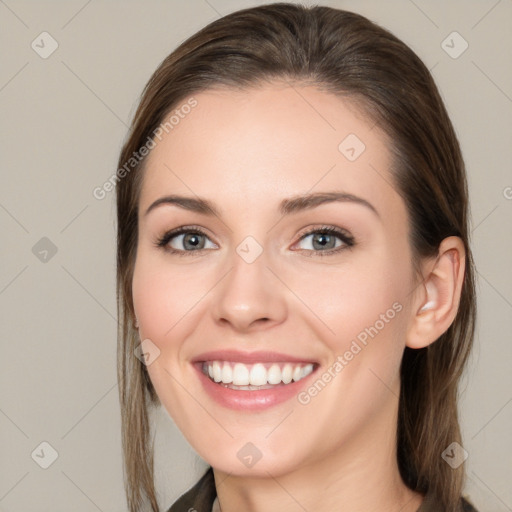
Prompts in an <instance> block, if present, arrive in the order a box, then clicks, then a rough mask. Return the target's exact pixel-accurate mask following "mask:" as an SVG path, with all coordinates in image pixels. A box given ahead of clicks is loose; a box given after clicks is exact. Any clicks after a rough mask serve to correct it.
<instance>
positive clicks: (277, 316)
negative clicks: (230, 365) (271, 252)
mask: <svg viewBox="0 0 512 512" xmlns="http://www.w3.org/2000/svg"><path fill="white" fill-rule="evenodd" d="M268 263H269V262H268V259H267V257H266V255H265V251H263V253H262V254H261V255H260V256H259V257H258V258H257V259H256V260H255V261H253V262H251V263H249V262H247V261H246V260H244V258H243V257H241V256H240V254H238V253H237V252H236V251H233V254H232V255H231V256H230V260H229V263H228V264H229V268H230V270H229V271H228V272H227V275H225V277H224V278H223V279H222V280H221V282H220V283H219V284H218V285H217V286H216V287H215V288H214V290H213V291H214V296H213V297H212V299H213V300H212V301H211V304H212V305H213V306H212V308H213V309H212V311H213V315H214V320H215V322H216V323H217V324H220V325H221V326H222V325H224V326H230V327H231V328H232V329H233V330H236V331H238V332H247V331H251V330H254V329H260V328H264V329H267V328H270V327H271V326H273V325H277V324H279V323H281V322H283V321H284V319H285V318H286V314H287V305H286V297H285V291H284V289H283V285H282V283H281V282H280V281H279V279H278V278H277V277H276V275H275V274H274V272H273V271H272V270H271V269H270V268H269V266H268Z"/></svg>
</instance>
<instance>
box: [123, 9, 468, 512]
mask: <svg viewBox="0 0 512 512" xmlns="http://www.w3.org/2000/svg"><path fill="white" fill-rule="evenodd" d="M118 178H119V179H118V183H117V214H118V261H117V264H118V276H117V277H118V304H119V318H120V319H122V321H121V329H120V333H119V383H120V386H119V387H120V400H121V408H122V421H123V448H124V455H125V470H126V489H127V496H128V503H129V509H130V511H135V510H141V507H143V505H144V504H145V503H149V504H150V505H151V509H152V510H153V511H158V510H159V507H158V504H157V500H156V493H155V489H154V482H153V454H152V449H151V448H150V446H149V437H150V436H149V434H150V425H149V421H148V414H149V411H150V408H151V407H152V406H156V405H160V404H161V405H163V406H164V407H165V409H166V411H167V412H168V413H169V415H170V416H171V417H172V419H173V420H174V422H175V423H176V424H177V426H178V427H179V428H180V430H181V431H182V432H183V434H184V436H185V437H186V438H187V440H188V441H189V442H190V444H191V445H192V447H193V448H194V449H195V450H196V452H197V453H198V454H199V455H200V456H201V457H202V458H203V459H204V460H205V461H207V462H208V463H209V464H210V467H209V469H208V471H207V472H206V473H205V474H204V475H203V477H202V478H201V480H200V481H199V482H198V483H197V484H196V486H194V488H192V489H191V490H189V491H188V492H187V493H186V494H185V495H184V496H182V497H181V498H180V499H179V500H178V501H177V502H176V503H175V504H174V505H173V506H172V507H171V508H170V509H169V510H170V511H172V512H177V511H181V510H187V511H190V510H197V511H198V512H201V511H208V512H209V511H210V510H214V511H219V510H222V511H223V512H232V511H239V510H247V511H266V510H274V509H277V508H279V509H280V510H282V511H298V510H309V511H313V510H344V511H345V512H350V511H356V510H367V511H370V510H379V511H396V512H398V511H399V510H400V511H402V512H416V511H421V512H427V511H436V512H440V511H450V512H451V511H455V510H457V511H462V510H465V511H471V510H474V508H472V506H471V505H470V504H469V502H468V501H467V500H466V499H464V498H463V497H462V489H463V482H464V470H463V468H464V464H463V462H464V460H465V456H466V454H465V451H464V449H463V447H462V446H461V444H462V441H461V436H460V429H459V423H458V418H457V383H458V380H459V377H460V376H461V373H462V371H463V368H464V364H465V362H466V359H467V357H468V353H469V351H470V348H471V344H472V340H473V333H474V323H475V314H476V306H475V292H474V281H473V275H474V270H473V260H472V255H471V251H470V247H469V231H468V197H467V195H468V194H467V184H466V176H465V169H464V163H463V159H462V156H461V152H460V148H459V144H458V141H457V138H456V135H455V133H454V130H453V127H452V124H451V122H450V120H449V118H448V115H447V112H446V110H445V107H444V105H443V102H442V100H441V98H440V96H439V93H438V91H437V88H436V86H435V84H434V82H433V79H432V77H431V75H430V73H429V72H428V70H427V69H426V67H425V66H424V64H423V63H422V62H421V61H420V59H419V58H418V57H417V56H416V55H415V54H414V53H413V52H412V50H410V49H409V48H408V47H407V46H406V45H405V44H404V43H403V42H401V41H399V40H398V39H397V38H396V37H395V36H393V35H392V34H390V33H389V32H388V31H386V30H384V29H382V28H380V27H378V26H377V25H375V24H373V23H372V22H370V21H369V20H367V19H366V18H364V17H362V16H360V15H357V14H354V13H351V12H347V11H341V10H337V9H332V8H327V7H311V8H308V7H304V6H300V5H293V4H285V3H278V4H271V5H266V6H262V7H256V8H251V9H246V10H242V11H238V12H234V13H232V14H230V15H228V16H225V17H223V18H221V19H219V20H217V21H215V22H213V23H211V24H210V25H208V26H207V27H205V28H204V29H202V30H201V31H199V32H198V33H197V34H195V35H194V36H192V37H191V38H189V39H188V40H187V41H185V42H184V43H183V44H181V45H180V46H179V48H177V49H176V50H175V51H174V52H173V53H172V54H171V55H169V57H167V58H166V59H165V60H164V61H163V62H162V64H161V65H160V66H159V68H158V69H157V70H156V72H155V73H154V75H153V76H152V78H151V79H150V81H149V83H148V84H147V86H146V89H145V91H144V94H143V97H142V100H141V102H140V105H139V107H138V110H137V112H136V115H135V118H134V120H133V124H132V129H131V132H130V134H129V137H128V140H127V141H126V143H125V145H124V147H123V149H122V151H121V155H120V159H119V171H118Z"/></svg>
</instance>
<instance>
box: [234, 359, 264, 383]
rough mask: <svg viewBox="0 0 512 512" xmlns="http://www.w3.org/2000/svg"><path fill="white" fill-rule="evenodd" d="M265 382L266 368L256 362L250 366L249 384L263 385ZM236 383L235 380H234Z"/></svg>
mask: <svg viewBox="0 0 512 512" xmlns="http://www.w3.org/2000/svg"><path fill="white" fill-rule="evenodd" d="M266 383H267V370H265V367H264V366H263V365H262V364H260V363H257V364H255V365H254V366H253V367H252V368H251V373H250V375H249V384H250V385H251V386H264V385H265V384H266ZM235 384H236V382H235Z"/></svg>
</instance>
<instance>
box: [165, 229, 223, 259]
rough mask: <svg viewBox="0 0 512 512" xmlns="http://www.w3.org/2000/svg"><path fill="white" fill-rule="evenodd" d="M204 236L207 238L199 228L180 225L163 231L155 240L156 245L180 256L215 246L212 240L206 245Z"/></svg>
mask: <svg viewBox="0 0 512 512" xmlns="http://www.w3.org/2000/svg"><path fill="white" fill-rule="evenodd" d="M205 238H206V239H208V235H207V234H206V233H205V232H204V231H203V230H201V229H200V228H198V227H195V226H194V227H191V226H181V227H179V228H177V229H174V230H172V231H168V232H167V233H165V234H164V235H163V236H162V237H161V238H159V239H158V240H157V241H156V245H157V246H158V247H163V248H164V249H165V250H167V251H169V252H171V253H174V254H179V255H180V256H183V255H186V253H187V252H188V253H190V252H198V251H202V250H204V249H209V248H214V249H215V248H216V247H217V246H216V245H215V244H213V243H212V242H210V243H211V246H210V247H208V246H207V243H206V241H205ZM208 240H209V239H208ZM212 246H213V247H212Z"/></svg>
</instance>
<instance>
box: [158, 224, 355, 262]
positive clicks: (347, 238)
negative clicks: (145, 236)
mask: <svg viewBox="0 0 512 512" xmlns="http://www.w3.org/2000/svg"><path fill="white" fill-rule="evenodd" d="M184 233H186V234H195V235H202V236H205V237H207V238H208V235H207V234H206V233H205V232H204V231H203V230H202V229H201V228H199V227H197V226H181V227H179V228H177V229H174V230H172V231H168V232H167V233H165V234H164V235H163V236H162V237H160V238H158V239H157V240H156V242H155V245H156V246H157V247H161V248H162V249H164V250H165V251H168V252H170V253H171V254H176V255H178V256H187V255H189V254H190V253H198V252H202V251H208V250H210V249H198V250H196V251H184V250H178V249H174V248H172V247H168V246H167V244H168V243H169V242H170V241H171V240H172V239H173V238H174V237H176V236H179V235H182V234H184ZM315 233H319V234H322V235H335V236H337V237H338V238H339V239H340V240H341V241H342V242H343V243H344V244H345V245H342V246H341V247H337V248H336V249H330V250H327V251H315V250H311V249H300V251H306V252H311V253H313V254H314V256H319V257H325V256H332V255H334V254H337V253H339V252H340V251H343V250H345V249H350V248H352V247H353V246H354V245H355V240H354V237H353V236H352V235H350V234H349V233H348V232H347V231H345V230H341V229H339V228H335V227H333V226H321V227H320V228H313V229H311V230H309V231H307V232H306V233H303V234H302V235H301V237H300V239H299V241H301V240H303V239H304V238H306V237H307V236H309V235H312V234H315Z"/></svg>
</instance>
